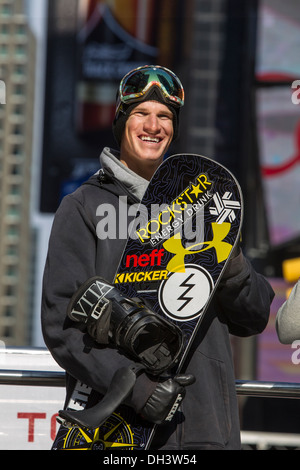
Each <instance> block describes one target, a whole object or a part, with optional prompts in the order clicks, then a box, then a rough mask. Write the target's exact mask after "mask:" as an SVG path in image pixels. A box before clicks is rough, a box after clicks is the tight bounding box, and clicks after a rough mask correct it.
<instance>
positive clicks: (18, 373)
mask: <svg viewBox="0 0 300 470" xmlns="http://www.w3.org/2000/svg"><path fill="white" fill-rule="evenodd" d="M235 384H236V392H237V394H238V395H240V396H249V397H250V396H251V397H268V398H300V383H290V382H262V381H252V380H236V382H235ZM0 385H23V386H28V385H31V386H40V387H41V386H42V387H64V386H65V373H64V372H60V371H55V372H52V371H36V370H7V369H0Z"/></svg>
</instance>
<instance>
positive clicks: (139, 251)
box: [52, 154, 243, 451]
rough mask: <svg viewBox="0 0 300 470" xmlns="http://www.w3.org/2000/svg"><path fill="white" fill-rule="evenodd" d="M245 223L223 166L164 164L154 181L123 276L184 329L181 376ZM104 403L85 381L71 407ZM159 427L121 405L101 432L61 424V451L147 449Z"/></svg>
mask: <svg viewBox="0 0 300 470" xmlns="http://www.w3.org/2000/svg"><path fill="white" fill-rule="evenodd" d="M242 219H243V200H242V193H241V189H240V186H239V184H238V182H237V180H236V179H235V177H234V176H233V175H232V173H231V172H230V171H228V169H226V168H225V167H224V166H223V165H221V164H219V163H218V162H216V161H214V160H212V159H210V158H207V157H203V156H200V155H194V154H183V155H178V154H177V155H173V156H170V157H168V158H167V159H165V160H164V162H163V163H162V164H161V165H160V167H159V168H158V169H157V171H156V172H155V174H154V176H153V177H152V179H151V181H150V182H149V185H148V188H147V191H146V193H145V195H144V197H143V200H142V201H141V204H140V207H139V210H138V212H137V214H136V218H135V220H134V223H133V224H132V225H131V232H130V235H129V238H128V241H127V244H126V247H125V250H124V253H123V256H122V259H121V261H120V264H119V268H118V270H117V272H116V275H115V279H114V284H115V286H116V287H117V288H118V289H120V291H121V292H122V293H123V294H125V295H126V296H127V297H131V298H134V297H138V298H142V299H143V300H144V301H145V302H147V304H150V305H151V306H152V309H153V310H154V311H155V312H156V313H157V314H158V315H162V316H164V317H165V318H167V319H168V320H169V321H171V322H173V323H174V324H176V325H177V326H178V327H179V328H180V329H181V330H182V332H183V337H184V342H185V344H184V349H183V351H184V352H183V353H182V356H181V358H180V359H179V361H178V363H177V365H176V367H175V370H173V371H172V372H173V373H178V372H180V371H182V370H184V367H185V365H186V364H185V362H186V360H187V356H188V352H189V349H190V347H191V345H192V343H193V340H194V337H195V335H196V334H197V331H198V330H199V328H201V322H202V320H203V318H204V316H205V313H206V311H207V309H208V306H209V304H210V301H211V299H212V298H213V295H214V293H215V290H216V288H217V286H218V283H219V282H220V280H221V278H222V274H223V272H224V270H225V268H226V265H227V263H228V260H229V259H230V255H231V253H232V251H233V250H234V248H235V246H236V245H237V244H238V242H239V239H240V231H241V226H242ZM99 400H101V396H99V394H98V393H96V392H95V391H93V390H91V389H90V388H89V387H87V386H86V385H85V384H83V383H79V382H77V385H76V387H75V390H74V393H73V395H72V398H71V400H70V402H69V404H68V409H71V410H80V409H84V408H85V407H86V406H87V404H88V406H91V404H93V403H96V402H97V401H99ZM157 427H158V426H157V425H153V424H151V423H149V422H146V421H145V420H144V419H142V418H141V417H140V416H138V415H137V414H136V413H135V412H134V411H133V409H132V408H130V407H128V406H126V405H122V404H121V405H120V406H119V407H118V409H116V410H115V411H114V412H113V413H112V414H111V416H110V417H109V418H108V419H107V420H106V422H105V423H104V424H102V425H101V426H100V427H98V428H96V429H88V428H86V427H80V426H78V425H75V426H74V425H71V426H69V427H66V426H65V425H64V424H61V426H60V428H59V430H58V433H57V435H56V438H55V440H54V443H53V447H52V448H53V449H82V450H83V449H86V450H91V449H93V450H122V451H124V450H147V449H149V448H150V445H151V441H152V439H153V436H154V433H155V432H156V430H157Z"/></svg>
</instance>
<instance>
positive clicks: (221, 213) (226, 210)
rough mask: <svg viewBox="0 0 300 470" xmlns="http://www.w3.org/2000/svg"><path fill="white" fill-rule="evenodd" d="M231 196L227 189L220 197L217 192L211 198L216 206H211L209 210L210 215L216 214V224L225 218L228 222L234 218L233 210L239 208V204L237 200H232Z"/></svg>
mask: <svg viewBox="0 0 300 470" xmlns="http://www.w3.org/2000/svg"><path fill="white" fill-rule="evenodd" d="M231 197H232V193H231V192H229V191H227V192H226V193H225V194H224V196H223V197H222V198H221V197H220V195H219V193H216V194H215V195H214V197H213V200H214V203H215V206H216V207H211V208H210V209H209V211H210V213H211V214H212V215H216V216H218V217H217V220H216V222H217V224H222V223H223V222H225V220H226V219H227V218H228V219H229V221H230V222H233V221H234V220H235V218H236V216H235V210H238V209H240V208H241V204H240V202H239V201H232V200H231Z"/></svg>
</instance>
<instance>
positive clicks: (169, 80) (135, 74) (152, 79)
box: [119, 66, 184, 106]
mask: <svg viewBox="0 0 300 470" xmlns="http://www.w3.org/2000/svg"><path fill="white" fill-rule="evenodd" d="M155 85H156V86H157V87H159V88H160V90H161V92H162V94H163V96H164V98H165V99H166V101H170V102H171V103H173V104H175V105H177V106H183V104H184V90H183V86H182V84H181V82H180V80H179V79H178V78H177V77H176V75H174V74H173V72H171V71H170V70H168V69H166V68H163V67H159V66H144V67H140V68H138V69H136V70H134V71H132V72H129V73H128V74H127V75H125V77H124V78H123V80H122V81H121V83H120V90H119V91H120V93H119V97H120V100H121V101H122V102H123V103H127V102H130V101H137V100H138V99H139V98H141V97H144V96H145V95H146V94H147V92H148V91H149V89H150V88H152V86H155Z"/></svg>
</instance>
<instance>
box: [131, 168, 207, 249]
mask: <svg viewBox="0 0 300 470" xmlns="http://www.w3.org/2000/svg"><path fill="white" fill-rule="evenodd" d="M212 184H213V183H212V182H211V181H209V179H208V176H207V175H206V174H204V173H201V174H199V175H198V176H197V177H196V179H195V183H191V184H190V185H189V186H188V187H187V188H186V189H185V190H184V191H183V192H182V193H181V194H180V195H179V196H177V197H176V199H174V200H173V201H172V202H171V204H169V205H166V206H165V207H164V208H163V210H161V211H160V212H159V213H158V215H157V216H155V217H153V218H151V220H150V221H148V222H147V224H146V225H144V226H143V227H141V228H139V229H138V230H137V231H136V232H135V234H136V236H137V238H138V239H139V240H140V242H141V244H148V243H150V244H151V245H152V246H155V245H157V244H158V243H160V242H161V241H162V240H165V239H167V238H170V237H172V236H173V234H174V233H175V232H176V231H178V230H179V229H180V228H181V227H182V226H183V225H184V223H185V222H186V220H188V219H189V218H191V217H192V216H193V215H194V214H195V213H196V212H198V211H199V210H200V209H202V208H203V207H204V205H205V204H206V203H207V202H208V201H209V200H210V199H211V198H212V194H211V193H210V192H209V191H210V190H211V189H212Z"/></svg>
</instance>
